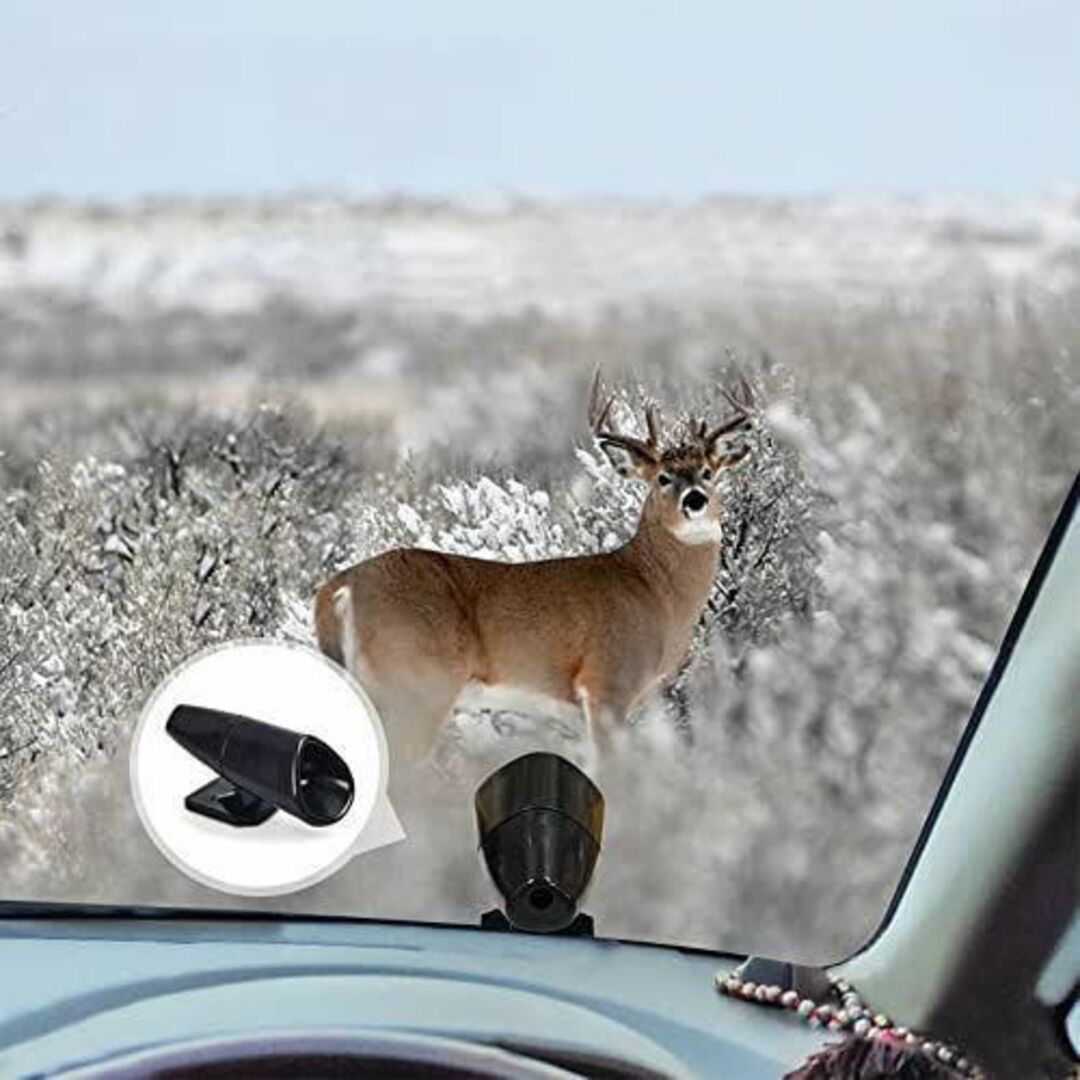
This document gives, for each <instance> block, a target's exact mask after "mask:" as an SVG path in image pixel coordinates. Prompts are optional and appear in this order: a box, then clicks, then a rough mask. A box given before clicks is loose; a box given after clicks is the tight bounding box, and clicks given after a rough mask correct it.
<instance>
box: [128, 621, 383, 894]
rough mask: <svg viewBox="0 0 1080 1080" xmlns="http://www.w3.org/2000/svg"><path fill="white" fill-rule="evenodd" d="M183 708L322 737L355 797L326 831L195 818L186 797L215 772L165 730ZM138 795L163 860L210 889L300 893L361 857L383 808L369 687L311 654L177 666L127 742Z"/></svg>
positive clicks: (277, 646) (203, 657)
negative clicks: (373, 821) (349, 776)
mask: <svg viewBox="0 0 1080 1080" xmlns="http://www.w3.org/2000/svg"><path fill="white" fill-rule="evenodd" d="M179 705H194V706H200V707H202V708H205V709H214V710H219V711H221V712H226V713H234V714H239V715H241V716H244V717H249V718H250V719H252V720H258V721H262V722H264V723H267V724H272V725H274V726H276V727H279V728H288V729H289V730H291V731H294V732H296V733H298V734H304V735H313V736H315V737H316V738H317V739H321V740H322V741H323V742H324V743H326V744H327V746H329V747H330V748H331V749H332V750H333V751H335V752H336V753H337V754H338V755H340V757H341V758H343V759H344V760H345V762H346V764H347V765H348V767H349V771H350V772H351V774H352V779H353V798H352V803H351V805H350V806H349V808H348V811H347V812H346V813H345V814H344V816H343V817H342V818H341V819H340V820H339V821H336V822H334V823H333V824H331V825H323V826H313V825H309V824H306V823H305V822H304V821H302V820H300V818H299V817H296V816H294V815H293V814H290V813H287V812H285V811H284V810H280V809H279V810H277V811H276V812H275V813H274V814H273V816H271V817H270V818H269V819H268V820H266V821H264V822H263V823H262V824H260V825H257V826H246V827H242V826H236V825H231V824H227V823H226V822H223V821H219V820H215V819H213V818H209V817H205V816H203V815H201V814H197V813H193V812H192V811H191V810H189V809H188V808H187V807H186V806H185V805H184V800H185V798H186V797H187V796H189V795H191V794H192V793H193V792H195V791H197V790H198V789H199V788H201V787H203V786H204V785H206V784H208V783H209V782H210V781H212V780H214V779H215V778H216V777H217V776H218V774H217V773H216V772H214V771H213V770H212V769H211V768H210V767H209V766H208V765H206V764H204V763H203V762H202V761H200V760H199V759H198V758H197V757H195V756H194V755H193V754H191V753H189V752H188V751H187V750H186V749H184V747H183V746H181V745H180V744H179V743H178V742H177V741H176V740H175V739H174V738H173V737H172V736H171V735H170V734H169V733H168V732H167V731H166V729H165V725H166V723H167V722H168V720H169V717H170V715H172V712H173V710H174V709H175V708H176V707H177V706H179ZM130 771H131V787H132V791H133V793H134V798H135V806H136V809H137V810H138V812H139V817H140V818H141V819H142V823H143V826H144V827H145V828H146V831H147V832H148V833H149V834H150V838H151V839H152V840H153V841H154V843H155V844H156V845H157V846H158V848H159V849H160V851H161V853H162V854H163V855H164V856H165V857H166V858H167V859H169V861H170V862H172V863H173V864H174V865H175V866H177V867H178V868H179V869H180V870H182V871H183V872H184V873H185V874H187V875H188V876H189V877H191V878H194V879H195V880H196V881H198V882H200V883H201V884H203V885H208V886H210V887H211V888H214V889H219V890H221V891H223V892H228V893H234V894H237V895H241V896H273V895H278V894H281V893H288V892H294V891H295V890H297V889H302V888H304V887H305V886H308V885H312V884H314V883H315V882H316V881H321V880H322V879H323V878H325V877H327V876H329V875H330V874H332V873H333V872H334V871H335V870H337V869H339V868H340V867H341V866H342V865H344V864H345V863H346V862H347V861H348V860H349V859H350V858H351V857H352V856H353V855H354V854H356V853H357V852H358V851H360V850H364V843H363V841H362V839H361V834H362V833H363V831H364V828H365V826H367V824H368V822H369V821H370V820H371V818H372V815H373V814H374V813H375V811H376V808H377V807H378V806H379V804H380V803H385V800H386V782H387V771H388V759H387V751H386V739H385V737H384V735H383V730H382V725H381V723H380V722H379V718H378V716H377V714H376V712H375V708H374V706H373V705H372V704H371V702H370V701H369V700H368V698H367V695H366V694H364V692H363V690H362V689H361V688H360V687H359V686H358V685H357V684H356V683H355V682H354V681H353V680H352V679H351V678H350V677H349V676H348V675H347V674H346V672H345V671H344V670H343V669H342V668H339V667H337V666H336V665H335V664H332V663H331V662H330V661H329V660H328V659H326V657H324V656H322V655H321V654H320V653H317V652H315V651H314V650H313V649H308V648H304V647H303V646H299V645H288V644H284V643H281V642H269V641H245V642H237V643H232V644H228V645H220V646H216V647H214V648H212V649H208V650H206V651H204V652H201V653H198V654H197V655H196V656H193V657H192V658H191V659H189V660H187V661H185V662H184V663H183V664H182V665H181V666H180V667H178V668H176V670H174V671H173V672H172V673H171V674H170V675H169V676H168V678H167V679H166V680H165V681H164V682H163V683H162V684H161V685H160V686H159V687H158V688H157V689H156V690H155V691H154V693H153V695H152V696H151V698H150V700H149V701H148V702H147V704H146V706H145V708H144V709H143V713H142V716H141V717H140V718H139V723H138V726H137V727H136V729H135V734H134V737H133V739H132V745H131V769H130Z"/></svg>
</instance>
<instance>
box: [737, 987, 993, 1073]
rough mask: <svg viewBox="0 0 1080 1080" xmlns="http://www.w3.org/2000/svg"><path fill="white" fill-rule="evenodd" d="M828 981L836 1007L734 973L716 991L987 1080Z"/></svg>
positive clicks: (953, 1051) (946, 1047) (943, 1046)
mask: <svg viewBox="0 0 1080 1080" xmlns="http://www.w3.org/2000/svg"><path fill="white" fill-rule="evenodd" d="M829 981H830V982H831V983H832V987H833V989H834V990H835V991H836V994H837V996H838V998H839V1000H840V1004H839V1006H835V1005H830V1004H829V1003H828V1002H822V1003H820V1004H819V1003H818V1002H816V1001H811V1000H810V998H807V997H801V996H800V995H799V993H798V991H796V990H785V989H784V988H783V987H781V986H776V985H774V984H770V983H755V982H743V980H742V979H741V978H740V977H739V976H738V975H736V974H735V973H734V972H732V973H731V974H729V975H724V974H723V973H722V972H720V973H718V974H717V976H716V989H717V990H719V991H720V993H721V994H727V995H728V997H735V998H741V999H743V1000H744V1001H753V1002H759V1003H760V1004H762V1005H773V1006H776V1007H777V1008H781V1009H787V1010H788V1011H789V1012H793V1013H795V1015H796V1016H798V1017H799V1018H800V1019H801V1020H804V1021H805V1022H806V1023H807V1024H808V1025H809V1026H810V1027H812V1028H824V1029H826V1030H828V1031H849V1032H851V1033H852V1034H853V1035H855V1036H856V1037H857V1038H860V1039H880V1040H882V1041H883V1042H892V1043H896V1044H899V1045H906V1046H910V1047H916V1048H918V1049H919V1050H921V1051H922V1052H923V1053H924V1054H926V1055H928V1056H929V1057H932V1058H935V1059H937V1060H938V1061H940V1062H941V1063H942V1064H944V1065H947V1066H949V1067H950V1068H952V1069H955V1070H956V1071H957V1072H958V1073H960V1074H962V1075H963V1076H970V1077H972V1078H973V1080H986V1073H985V1072H983V1071H982V1069H980V1068H979V1067H978V1066H977V1065H976V1064H974V1062H972V1061H970V1060H968V1058H966V1057H964V1056H963V1055H962V1054H961V1053H960V1051H959V1050H958V1049H957V1048H956V1047H955V1046H952V1045H950V1044H949V1043H945V1042H941V1041H940V1040H938V1039H928V1038H925V1037H923V1036H921V1035H917V1034H916V1033H915V1032H913V1031H910V1030H908V1028H906V1027H900V1026H899V1025H897V1024H894V1023H893V1022H892V1020H890V1019H889V1017H888V1016H886V1015H885V1014H884V1013H875V1012H873V1011H872V1010H871V1009H869V1008H867V1006H866V1005H865V1004H864V1002H863V1000H862V998H861V997H860V996H859V994H858V991H856V990H855V988H854V987H853V986H852V985H851V983H849V982H847V981H846V980H844V979H838V978H835V977H834V976H832V975H830V976H829Z"/></svg>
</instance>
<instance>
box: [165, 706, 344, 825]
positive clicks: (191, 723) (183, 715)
mask: <svg viewBox="0 0 1080 1080" xmlns="http://www.w3.org/2000/svg"><path fill="white" fill-rule="evenodd" d="M165 730H166V731H167V732H168V733H169V735H170V736H172V738H173V739H175V740H176V741H177V742H178V743H179V744H180V745H181V746H182V747H183V748H184V749H185V750H186V751H187V752H188V753H189V754H192V755H193V756H194V757H197V758H198V759H199V760H200V761H201V762H202V763H203V764H204V765H206V766H207V767H208V768H211V769H213V770H214V772H216V773H218V776H217V778H216V779H214V780H211V781H210V783H209V784H206V785H205V786H204V787H201V788H199V789H198V791H193V792H192V793H191V794H190V795H188V796H187V798H186V799H184V806H186V807H187V809H188V810H190V811H191V812H192V813H193V814H201V815H202V816H203V817H209V818H213V819H214V820H216V821H223V822H225V823H226V824H227V825H235V826H252V825H261V824H262V823H263V822H264V821H266V820H267V818H269V817H270V816H271V815H272V814H273V813H274V812H275V811H276V810H284V811H285V812H286V813H287V814H292V815H293V816H294V817H296V818H299V819H300V820H301V821H303V822H305V823H306V824H308V825H315V826H323V825H333V824H334V823H335V822H337V821H340V820H341V819H342V818H343V817H344V816H345V815H346V814H347V813H348V812H349V807H350V806H352V801H353V794H354V785H353V777H352V772H351V771H350V770H349V766H348V765H347V764H346V763H345V760H344V759H343V758H342V757H341V756H340V755H339V754H338V753H337V752H336V751H334V750H333V749H331V748H330V747H329V746H327V745H326V743H324V742H323V741H322V740H321V739H317V738H316V737H315V736H314V735H304V734H301V733H299V732H296V731H290V730H289V729H288V728H282V727H276V726H275V725H274V724H267V723H264V722H263V721H261V720H252V719H250V718H249V717H246V716H238V715H237V714H235V713H227V712H221V711H219V710H217V709H204V708H201V707H200V706H198V705H178V706H177V707H176V708H175V709H173V711H172V713H171V714H170V715H169V719H168V721H167V722H166V724H165Z"/></svg>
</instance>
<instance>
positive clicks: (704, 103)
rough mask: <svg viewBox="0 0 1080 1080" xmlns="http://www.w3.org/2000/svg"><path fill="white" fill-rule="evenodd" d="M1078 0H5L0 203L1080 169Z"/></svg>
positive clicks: (718, 187)
mask: <svg viewBox="0 0 1080 1080" xmlns="http://www.w3.org/2000/svg"><path fill="white" fill-rule="evenodd" d="M1078 57H1080V3H1078V2H1077V0H1013V2H1010V3H1006V2H1001V0H905V2H904V3H888V4H886V3H871V2H867V0H845V2H839V0H815V2H813V3H811V2H796V0H793V2H788V3H781V2H779V0H747V2H745V3H742V4H734V3H728V2H726V0H704V2H690V0H687V2H679V0H668V2H667V3H655V2H654V3H634V2H633V0H621V2H619V0H593V2H591V3H589V2H587V0H576V2H567V0H548V2H546V3H544V4H534V3H530V4H523V3H517V4H514V3H512V2H508V0H502V2H501V3H496V2H494V0H492V2H486V0H485V2H479V0H474V2H471V3H470V2H467V0H458V2H452V0H429V2H426V3H425V2H420V0H398V2H397V3H365V2H363V0H303V2H300V0H293V2H287V3H286V2H277V0H185V2H184V3H182V4H174V3H166V2H165V0H156V2H153V0H95V2H94V3H88V2H85V0H4V17H3V20H2V22H0V198H4V199H21V198H28V197H36V196H41V195H63V196H67V197H72V198H107V199H124V198H128V197H135V196H140V195H148V194H158V195H162V194H188V195H209V194H248V193H250V194H262V193H269V192H282V191H295V190H298V189H304V190H311V189H314V190H340V191H354V192H358V193H376V192H400V193H410V194H420V195H434V196H441V195H484V194H493V193H506V192H511V193H515V192H516V193H525V194H535V195H541V196H550V197H581V196H585V197H604V196H620V197H628V198H648V199H665V200H687V199H694V198H698V197H701V196H705V195H709V194H715V193H737V194H793V195H798V194H810V193H820V192H830V191H860V192H922V191H948V192H963V191H973V192H978V193H1001V194H1005V195H1013V194H1029V193H1034V192H1038V191H1043V190H1047V189H1053V188H1059V187H1077V186H1080V135H1078V133H1080V59H1078Z"/></svg>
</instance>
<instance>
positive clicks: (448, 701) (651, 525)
mask: <svg viewBox="0 0 1080 1080" xmlns="http://www.w3.org/2000/svg"><path fill="white" fill-rule="evenodd" d="M726 463H727V462H725V461H724V460H723V459H722V457H721V456H719V455H711V454H710V455H708V456H706V454H705V452H704V451H702V450H699V449H697V448H695V447H680V448H679V449H678V453H672V454H668V455H665V456H664V457H663V458H660V459H658V460H634V461H633V462H632V463H631V465H630V466H629V470H628V471H632V472H635V473H636V474H637V475H638V476H639V478H641V479H643V480H645V481H646V482H647V483H649V484H650V487H651V490H650V493H649V496H648V498H647V499H646V502H645V506H644V509H643V511H642V518H641V522H640V524H639V527H638V530H637V532H636V534H635V535H634V537H633V538H632V539H631V540H630V542H629V543H627V544H626V545H624V546H623V547H621V548H620V549H618V550H617V551H614V552H611V553H608V554H602V555H587V556H580V557H575V558H565V559H547V560H544V561H540V562H530V563H517V564H513V563H501V562H494V561H489V560H483V559H475V558H468V557H465V556H461V555H446V554H441V553H439V552H434V551H426V550H420V549H402V550H395V551H388V552H385V553H384V554H382V555H378V556H376V557H374V558H372V559H368V560H366V561H364V562H362V563H359V564H357V565H356V566H353V567H351V568H350V569H348V570H344V571H342V572H341V573H339V574H337V575H336V576H335V577H334V578H332V579H331V580H330V581H328V582H327V583H326V584H325V585H324V586H323V587H322V588H321V589H320V590H319V593H318V597H317V599H316V608H315V621H316V630H317V634H318V640H319V646H320V648H321V649H322V651H323V652H324V653H326V654H327V655H328V656H330V657H332V658H333V659H335V660H338V661H339V662H342V663H344V664H345V665H346V666H347V667H348V668H349V669H350V670H351V671H352V672H353V673H354V674H355V675H356V676H357V678H359V679H360V681H361V683H362V684H363V685H364V687H365V689H366V690H367V691H368V692H369V694H370V695H371V696H372V698H373V700H374V702H375V705H376V707H377V708H378V709H379V712H380V714H381V716H382V718H383V720H384V721H385V723H386V725H387V732H388V737H389V738H390V739H391V742H392V744H393V745H394V747H395V751H396V752H397V753H401V754H404V755H406V756H408V757H417V756H420V755H422V754H423V753H425V752H426V751H427V749H428V748H429V747H430V745H431V743H432V741H433V740H434V738H435V736H436V734H437V732H438V730H439V727H440V726H441V724H442V723H443V721H444V720H445V719H446V718H447V716H448V715H449V713H450V711H451V709H452V707H453V704H454V702H455V700H456V699H457V697H458V695H459V694H460V693H461V691H462V690H463V689H464V688H465V687H466V685H467V684H469V683H471V682H477V683H481V684H487V685H489V686H496V685H497V686H510V687H515V688H518V689H522V690H526V691H530V692H534V693H538V694H542V695H544V696H546V697H548V698H553V699H555V700H557V701H560V702H566V703H568V704H571V705H576V704H580V705H581V706H582V708H583V710H584V712H585V716H586V720H587V722H588V726H589V730H590V733H591V735H592V737H593V740H594V743H595V744H596V745H597V746H598V748H599V749H601V750H604V749H606V746H607V744H608V742H609V739H610V736H611V734H612V732H613V731H614V730H615V728H616V727H617V726H618V725H619V724H620V723H621V722H622V721H623V720H624V719H625V718H626V716H627V714H628V713H629V712H630V711H631V709H633V707H634V706H635V705H636V704H637V703H638V702H639V701H640V700H641V699H642V698H643V697H644V696H645V695H646V694H647V693H648V692H649V691H650V690H652V689H653V688H654V687H655V686H656V685H657V684H658V683H659V682H661V681H662V680H663V679H664V678H666V677H668V676H670V675H671V674H673V673H674V672H675V671H676V670H677V669H678V667H679V666H680V664H681V663H682V660H683V658H684V657H685V655H686V651H687V649H688V647H689V644H690V638H691V634H692V632H693V628H694V625H695V623H696V622H697V619H698V617H699V616H700V613H701V609H702V607H703V606H704V603H705V600H706V599H707V597H708V594H709V589H710V587H711V585H712V581H713V578H714V575H715V572H716V563H717V558H718V555H719V542H718V535H717V536H716V537H712V536H711V534H710V539H708V541H707V542H694V543H687V542H684V541H683V540H681V539H679V538H678V536H677V535H676V531H677V530H678V529H679V528H681V527H683V526H684V525H685V524H686V522H685V521H684V518H685V516H686V515H685V513H684V511H683V509H682V508H681V503H680V500H681V498H682V495H683V493H685V492H686V491H687V490H689V488H690V487H697V488H698V490H702V491H703V492H704V493H707V495H708V499H709V502H708V506H707V508H706V510H705V511H704V512H703V515H702V517H701V518H700V519H699V523H700V522H711V523H713V525H712V526H710V528H715V530H716V532H717V534H718V518H719V502H718V497H717V494H716V490H715V476H713V477H711V478H709V479H708V480H703V479H702V477H703V475H704V474H703V470H705V469H706V468H707V467H708V468H711V469H712V470H713V471H714V472H715V471H716V470H718V469H719V468H722V467H723V465H724V464H726ZM621 464H622V466H623V467H624V471H626V469H625V466H626V463H625V461H623V462H622V463H621ZM661 473H663V474H665V475H664V479H665V481H666V483H665V484H664V485H663V486H661V484H660V483H659V478H660V475H661ZM342 588H347V589H348V595H349V610H348V612H347V617H348V618H351V620H352V623H351V625H350V626H348V627H343V626H342V623H341V619H340V618H339V615H338V611H337V610H336V608H335V596H336V595H337V594H338V593H339V590H341V589H342ZM350 630H351V635H350V634H349V633H348V631H350ZM350 636H351V640H352V642H353V643H354V655H351V656H348V655H345V651H346V642H347V641H348V640H349V638H350Z"/></svg>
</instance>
